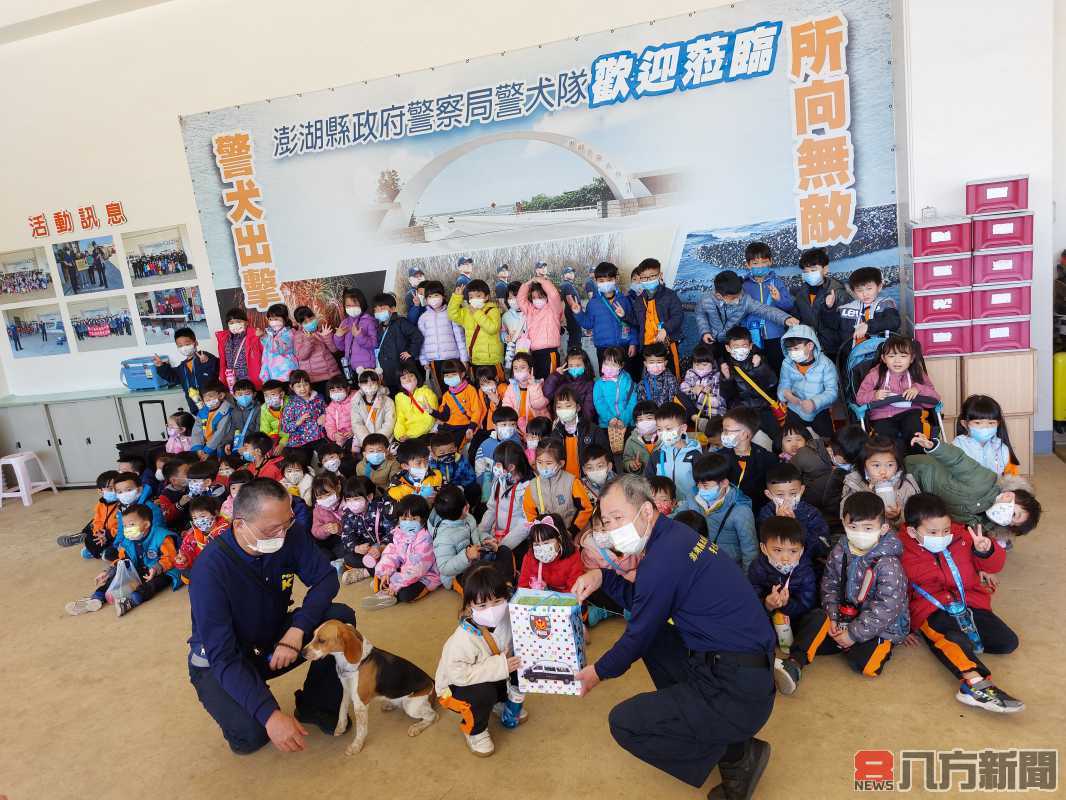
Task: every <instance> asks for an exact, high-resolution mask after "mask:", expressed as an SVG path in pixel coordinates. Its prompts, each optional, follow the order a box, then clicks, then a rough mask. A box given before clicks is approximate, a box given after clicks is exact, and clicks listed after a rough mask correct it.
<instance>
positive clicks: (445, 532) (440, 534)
mask: <svg viewBox="0 0 1066 800" xmlns="http://www.w3.org/2000/svg"><path fill="white" fill-rule="evenodd" d="M426 527H427V528H428V529H429V533H430V535H431V536H432V537H433V555H434V557H435V558H436V559H437V570H438V571H439V572H440V577H441V581H442V582H443V584H444V585H445V586H448V585H450V584H451V581H452V578H455V577H456V576H458V575H462V574H463V572H465V571H466V568H467V567H469V566H470V559H469V558H467V557H466V552H465V551H466V548H468V547H469V546H470V545H472V544H481V543H482V542H483V541H484V540H485V539H487V538H488V537H489V536H491V535H492V534H491V533H490V534H483V533H482V532H481V531H479V530H478V527H477V523H476V522H475V521H474V518H473V517H472V516H471V515H470V514H467V515H466V516H465V517H462V518H460V519H454V520H453V519H443V518H442V517H441V515H440V514H438V513H437V512H436V511H432V512H430V515H429V523H428V524H427V525H426Z"/></svg>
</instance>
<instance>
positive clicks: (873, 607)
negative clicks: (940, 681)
mask: <svg viewBox="0 0 1066 800" xmlns="http://www.w3.org/2000/svg"><path fill="white" fill-rule="evenodd" d="M902 553H903V543H902V542H900V540H899V538H897V536H896V534H895V533H894V532H893V531H888V532H887V533H886V534H885V535H884V536H882V537H881V538H880V539H879V540H878V542H877V544H875V545H874V546H873V547H872V548H871V549H870V551H869V552H867V553H863V554H862V555H861V556H857V555H855V554H854V553H852V552H851V550H850V549H849V548H848V540H847V539H846V538H844V537H841V539H840V541H838V542H837V543H836V546H834V547H833V549H832V551H830V553H829V560H828V561H826V564H825V574H824V575H823V576H822V608H823V609H824V610H825V613H826V615H827V616H828V617H829V618H830V619H832V620H837V621H840V615H839V613H838V611H837V609H838V608H839V606H840V585H841V580H842V579H843V578H842V576H843V574H844V570H845V568H846V570H847V575H846V581H847V583H846V586H847V588H846V590H845V597H846V598H847V601H848V602H849V603H855V601H856V598H857V597H858V596H859V588H860V587H861V586H862V581H863V577H864V576H865V574H866V569H867V567H871V568H872V569H873V573H874V580H873V585H872V586H871V587H870V591H869V593H868V594H867V595H866V600H865V601H864V602H863V604H862V607H861V609H860V611H859V616H858V617H856V618H855V619H853V620H852V621H851V622H849V623H848V636H850V637H851V638H852V640H853V641H855V642H865V641H868V640H870V639H873V638H874V637H875V636H877V637H880V638H882V639H886V640H888V641H890V642H892V643H893V644H899V643H900V642H902V641H903V640H904V639H906V638H907V633H908V632H909V631H910V615H909V612H908V610H907V577H906V575H905V574H904V572H903V565H902V564H901V563H900V560H899V557H900V555H901V554H902Z"/></svg>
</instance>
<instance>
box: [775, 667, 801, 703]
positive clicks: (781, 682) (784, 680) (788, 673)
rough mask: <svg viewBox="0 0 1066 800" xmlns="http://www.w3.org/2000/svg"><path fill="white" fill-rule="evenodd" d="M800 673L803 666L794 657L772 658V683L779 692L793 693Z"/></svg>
mask: <svg viewBox="0 0 1066 800" xmlns="http://www.w3.org/2000/svg"><path fill="white" fill-rule="evenodd" d="M802 674H803V668H802V667H801V666H800V665H799V664H798V663H797V662H796V661H795V660H794V659H791V658H786V659H784V660H782V659H780V658H775V659H774V683H775V684H777V691H779V692H781V694H784V695H789V694H793V693H794V692H795V691H796V686H798V685H799V682H800V675H802Z"/></svg>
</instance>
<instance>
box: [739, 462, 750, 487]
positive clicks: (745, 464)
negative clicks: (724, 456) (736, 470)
mask: <svg viewBox="0 0 1066 800" xmlns="http://www.w3.org/2000/svg"><path fill="white" fill-rule="evenodd" d="M737 464H738V465H739V466H740V477H739V478H737V486H740V484H742V483H743V482H744V473H745V472H747V471H748V459H746V458H745V459H743V460H741V459H739V458H738V459H737Z"/></svg>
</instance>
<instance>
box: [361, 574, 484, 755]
mask: <svg viewBox="0 0 1066 800" xmlns="http://www.w3.org/2000/svg"><path fill="white" fill-rule="evenodd" d="M359 605H361V606H362V607H363V608H365V609H366V610H367V611H380V610H381V609H383V608H388V607H389V606H394V605H396V595H393V594H389V593H388V592H387V591H386V590H385V589H382V590H381V591H380V592H375V593H374V594H372V595H369V596H367V597H364V598H363V600H362V602H360V603H359ZM491 752H492V751H491V750H490V751H489V753H487V754H486V755H489V754H491Z"/></svg>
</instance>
